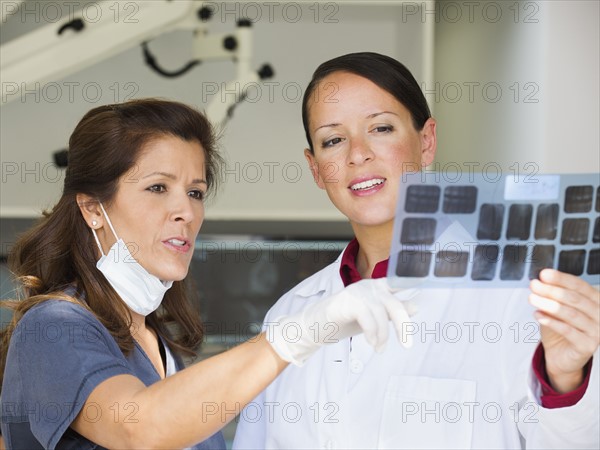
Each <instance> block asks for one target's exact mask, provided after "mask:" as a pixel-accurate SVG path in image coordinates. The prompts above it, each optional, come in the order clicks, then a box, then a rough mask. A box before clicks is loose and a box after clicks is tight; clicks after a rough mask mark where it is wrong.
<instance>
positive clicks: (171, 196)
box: [98, 136, 207, 281]
mask: <svg viewBox="0 0 600 450" xmlns="http://www.w3.org/2000/svg"><path fill="white" fill-rule="evenodd" d="M205 180H206V171H205V167H204V149H203V148H202V146H201V145H200V144H199V143H198V142H197V141H189V142H188V141H184V140H182V139H180V138H177V137H173V136H164V137H160V138H158V139H156V140H153V141H151V142H149V143H148V144H147V145H146V146H145V147H144V149H143V150H142V152H141V153H140V156H139V158H138V160H137V161H136V164H135V165H134V167H133V168H132V170H130V171H129V172H128V173H127V174H125V176H123V177H122V178H121V179H120V180H119V184H118V190H117V193H116V195H115V198H114V199H113V201H112V202H110V204H109V205H105V208H106V212H107V214H108V216H109V218H110V220H111V222H112V224H113V226H114V227H115V231H116V232H117V235H118V237H119V238H121V239H123V241H124V242H125V243H126V244H127V245H128V248H129V251H130V252H131V254H132V256H133V257H134V258H135V259H136V260H137V261H138V262H139V263H140V264H141V265H142V267H144V268H145V269H146V270H147V271H148V272H149V273H151V274H152V275H155V276H157V277H158V278H159V279H161V280H163V281H177V280H182V279H183V278H185V276H186V274H187V271H188V267H189V265H190V261H191V259H192V254H193V251H194V241H195V239H196V236H197V234H198V232H199V231H200V226H201V225H202V221H203V220H204V202H203V197H204V195H205V193H206V189H207V184H206V181H205ZM98 231H100V232H99V233H98V234H99V239H100V241H101V243H102V247H103V249H104V253H106V252H107V250H108V249H109V248H110V247H111V246H112V245H113V244H114V243H115V241H116V239H115V237H114V235H113V234H112V232H111V231H110V228H109V226H108V224H107V223H106V221H104V222H103V226H102V228H101V229H100V230H98Z"/></svg>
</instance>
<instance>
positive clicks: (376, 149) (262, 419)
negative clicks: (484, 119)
mask: <svg viewBox="0 0 600 450" xmlns="http://www.w3.org/2000/svg"><path fill="white" fill-rule="evenodd" d="M302 113H303V121H304V127H305V131H306V138H307V140H308V146H309V148H307V149H306V150H305V156H306V159H307V161H308V164H309V166H310V169H311V171H312V173H313V176H314V179H315V182H316V183H317V185H318V186H319V188H321V189H323V190H325V191H326V192H327V195H328V196H329V198H330V200H331V201H332V203H333V204H334V205H335V207H336V208H338V209H339V210H340V211H341V212H342V213H343V214H344V215H345V216H346V217H347V218H348V220H349V221H350V224H351V225H352V228H353V231H354V233H355V237H356V239H355V240H353V241H352V242H351V243H350V244H349V246H348V247H347V248H346V250H345V251H344V252H343V254H342V255H340V257H339V258H338V260H337V261H336V262H334V263H333V264H332V265H330V266H328V267H326V268H325V269H323V270H321V271H320V272H318V273H317V274H315V275H314V276H312V277H310V278H309V279H307V280H305V281H304V282H302V283H300V284H299V285H298V286H296V287H295V288H293V289H292V290H291V291H290V292H288V293H287V294H286V295H284V296H283V297H282V298H281V299H280V300H279V301H278V302H277V304H276V305H275V306H274V307H273V308H272V309H271V310H270V311H269V313H268V315H267V317H266V319H265V322H266V323H269V322H270V321H272V320H276V319H277V317H279V316H280V315H285V314H290V313H294V312H295V311H298V310H300V309H301V308H304V307H306V305H313V304H318V303H319V302H320V301H322V299H323V298H326V297H327V296H328V295H330V294H331V293H332V292H336V291H337V290H338V289H340V288H341V287H342V286H344V285H346V286H347V285H350V284H352V283H354V282H356V281H357V280H360V279H362V278H378V277H383V276H385V275H386V269H387V262H388V261H387V259H388V256H389V253H390V246H391V239H392V231H393V222H394V218H395V217H394V216H395V206H396V198H397V193H398V188H399V182H400V179H401V176H400V175H401V174H402V173H403V172H404V171H405V170H407V169H408V170H414V167H415V166H417V167H424V166H427V165H429V164H430V163H431V162H432V161H433V159H434V155H435V151H436V122H435V120H434V119H433V118H431V116H430V113H429V109H428V107H427V103H426V100H425V98H424V96H423V94H422V92H421V90H420V88H419V85H418V84H417V82H416V81H415V79H414V78H413V76H412V75H411V74H410V72H409V71H408V70H407V69H406V68H405V67H404V66H403V65H402V64H400V63H399V62H398V61H395V60H394V59H392V58H389V57H386V56H383V55H379V54H375V53H355V54H349V55H344V56H341V57H338V58H335V59H333V60H330V61H327V62H325V63H323V64H322V65H321V66H319V68H317V70H316V72H315V73H314V75H313V79H312V81H311V82H310V84H309V86H308V88H307V90H306V91H305V96H304V101H303V109H302ZM540 279H541V280H533V281H532V282H531V285H530V290H526V289H520V290H519V289H515V290H505V289H487V290H485V291H483V290H476V289H452V290H442V289H438V290H435V289H423V290H421V291H419V292H418V293H415V291H414V290H411V291H406V292H401V293H400V294H399V295H400V296H405V297H412V300H413V301H414V302H415V304H416V305H417V306H418V312H417V313H416V314H415V315H414V316H413V317H412V320H413V321H414V323H413V324H412V325H411V328H410V333H409V334H411V335H412V338H413V345H412V347H411V348H410V349H406V348H403V347H402V346H400V345H399V343H398V342H395V341H394V342H390V344H389V345H388V346H387V349H386V351H385V352H383V353H381V354H376V353H374V352H373V351H371V349H369V348H368V347H367V346H366V345H365V342H364V340H363V339H362V338H361V336H358V337H354V338H352V339H347V340H344V341H341V342H339V343H337V344H335V345H331V346H328V347H326V348H322V349H321V350H320V351H319V352H318V353H317V354H316V355H315V356H314V357H313V358H312V359H311V360H310V361H308V362H307V363H306V365H305V366H304V367H302V368H299V367H291V366H290V367H289V368H287V369H286V370H285V371H284V372H283V373H282V374H281V375H280V376H279V377H278V378H277V379H276V380H275V381H274V382H273V383H272V384H271V385H270V386H269V387H268V388H267V389H266V390H265V391H264V392H263V393H262V394H261V395H260V396H258V397H257V398H256V399H255V400H254V401H253V402H251V403H250V404H249V405H248V407H247V408H246V409H245V410H244V411H243V412H242V414H241V417H240V423H239V425H238V429H237V433H236V438H235V441H234V448H428V449H429V448H453V449H455V448H520V447H529V448H578V447H582V448H598V445H599V439H600V430H599V405H598V398H599V397H598V385H599V380H598V344H599V340H600V337H599V335H600V332H599V313H600V306H599V304H600V298H599V297H600V295H599V293H598V291H597V290H595V289H594V288H592V287H591V286H590V285H589V284H588V283H586V282H584V281H582V280H580V279H578V278H577V277H575V276H572V275H569V274H564V273H560V272H558V271H555V270H548V269H546V270H544V271H542V272H541V274H540ZM538 324H539V328H540V329H541V345H539V346H538V339H539V335H538ZM266 406H269V407H270V408H266ZM267 409H268V414H262V415H260V414H257V412H258V411H265V410H267Z"/></svg>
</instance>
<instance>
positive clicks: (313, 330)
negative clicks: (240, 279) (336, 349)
mask: <svg viewBox="0 0 600 450" xmlns="http://www.w3.org/2000/svg"><path fill="white" fill-rule="evenodd" d="M415 293H416V290H412V292H411V293H409V294H408V295H402V298H404V299H408V298H410V297H411V296H412V295H414V294H415ZM409 312H410V313H414V307H413V305H411V304H410V303H409V302H403V301H401V300H399V299H398V298H397V297H394V295H393V294H392V292H391V289H390V287H389V286H388V284H387V280H386V279H385V278H380V279H376V280H373V279H368V280H361V281H359V282H357V283H354V284H352V285H350V286H348V287H347V288H345V289H344V290H342V291H340V292H339V293H337V294H335V295H332V296H331V297H329V298H326V299H323V300H319V301H318V302H316V303H313V304H311V305H309V306H308V307H306V308H304V309H303V310H302V311H300V312H298V313H296V314H293V315H291V316H284V317H280V318H279V319H278V320H276V321H274V322H266V323H265V324H264V325H265V326H266V327H267V339H268V341H269V342H270V343H271V345H272V346H273V348H274V349H275V351H276V352H277V354H278V355H279V357H280V358H281V359H283V360H284V361H288V362H291V363H293V364H295V365H297V366H301V365H302V364H304V362H305V361H306V360H307V359H308V357H309V356H310V355H312V354H313V353H314V352H315V351H317V350H318V349H319V348H320V347H321V346H322V345H324V344H332V343H335V342H339V341H340V340H341V339H344V338H347V337H349V336H354V335H356V334H360V333H364V334H365V338H366V340H367V342H368V343H369V344H370V345H372V346H373V347H374V348H375V351H377V352H382V351H383V349H384V348H385V344H386V343H387V340H388V334H389V333H388V329H389V324H388V322H389V321H390V320H391V321H392V323H393V324H394V327H395V329H396V334H397V336H398V340H399V341H400V342H401V343H402V345H403V346H404V347H406V348H408V347H410V346H411V345H412V335H406V333H404V332H403V326H402V325H403V324H404V323H405V322H408V321H410V319H409Z"/></svg>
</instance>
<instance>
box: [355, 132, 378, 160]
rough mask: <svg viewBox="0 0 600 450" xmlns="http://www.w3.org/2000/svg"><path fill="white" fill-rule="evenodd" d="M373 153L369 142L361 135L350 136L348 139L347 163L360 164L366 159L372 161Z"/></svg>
mask: <svg viewBox="0 0 600 450" xmlns="http://www.w3.org/2000/svg"><path fill="white" fill-rule="evenodd" d="M374 158H375V153H374V152H373V150H372V149H371V147H370V145H369V142H368V140H367V139H365V138H364V137H362V136H355V137H352V138H351V140H350V150H349V153H348V165H360V164H364V163H365V162H367V161H372V160H373V159H374Z"/></svg>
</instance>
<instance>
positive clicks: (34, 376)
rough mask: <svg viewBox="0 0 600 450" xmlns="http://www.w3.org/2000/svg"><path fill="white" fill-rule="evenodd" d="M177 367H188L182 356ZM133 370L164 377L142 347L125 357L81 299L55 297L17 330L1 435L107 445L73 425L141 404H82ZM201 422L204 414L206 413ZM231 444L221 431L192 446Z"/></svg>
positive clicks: (20, 441)
mask: <svg viewBox="0 0 600 450" xmlns="http://www.w3.org/2000/svg"><path fill="white" fill-rule="evenodd" d="M176 365H177V369H178V370H181V369H182V368H183V365H182V363H181V361H180V360H178V359H177V358H176ZM121 374H130V375H133V376H135V377H137V378H139V379H140V380H141V381H142V382H143V383H144V384H145V385H146V386H149V385H151V384H153V383H156V382H157V381H159V380H160V376H159V375H158V373H157V372H156V369H155V368H154V366H153V365H152V363H151V362H150V360H149V358H148V356H147V355H146V354H145V352H144V351H143V350H142V349H141V348H140V347H139V346H138V345H137V343H136V345H135V348H134V350H133V351H132V352H131V353H130V354H129V355H128V356H125V355H123V353H122V352H121V350H120V349H119V346H118V345H117V342H116V341H115V339H114V338H113V337H112V336H111V334H110V333H109V332H108V330H107V329H106V328H105V327H104V326H103V325H102V324H101V323H100V322H99V321H98V319H97V318H96V317H95V316H94V315H93V314H92V313H91V312H89V311H88V310H86V309H85V308H84V307H82V306H81V305H78V304H75V303H71V302H68V301H64V300H48V301H45V302H43V303H41V304H39V305H36V306H35V307H33V308H32V309H31V310H29V311H28V312H27V313H26V314H25V315H24V316H23V318H22V319H21V320H20V321H19V323H18V324H17V326H16V327H15V330H14V331H13V334H12V337H11V340H10V345H9V349H8V355H7V360H6V369H5V372H4V382H3V384H2V399H1V400H0V402H1V406H2V424H1V426H2V436H3V438H4V441H5V444H6V446H7V449H27V450H30V449H31V450H33V449H42V448H47V449H60V450H63V449H101V448H102V447H100V446H99V445H97V444H94V443H93V442H91V441H89V440H88V439H86V438H84V437H83V436H81V435H79V434H78V433H76V432H75V431H74V430H72V429H71V428H70V425H71V423H72V422H73V420H74V419H75V417H77V415H78V414H79V413H80V412H82V413H83V414H84V415H85V416H86V418H87V419H88V420H92V421H93V420H97V419H98V418H99V415H100V414H112V415H114V414H121V418H120V419H121V420H126V419H127V417H125V416H126V415H127V414H129V419H130V420H134V419H135V414H136V408H135V405H134V404H131V405H119V407H118V408H114V409H111V408H109V410H101V409H100V406H99V405H93V404H90V405H88V406H87V407H86V409H85V410H84V411H82V408H83V406H84V404H85V402H86V400H87V398H88V396H89V395H90V393H91V392H92V391H93V390H94V388H95V387H96V386H98V385H99V384H100V383H101V382H103V381H104V380H106V379H108V378H111V377H114V376H115V375H121ZM199 420H200V418H199ZM192 448H193V449H194V450H200V449H224V448H225V441H224V439H223V436H222V434H221V433H217V434H215V435H213V436H212V437H210V438H209V439H207V440H206V441H204V442H202V443H200V444H197V445H196V446H194V447H192Z"/></svg>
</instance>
